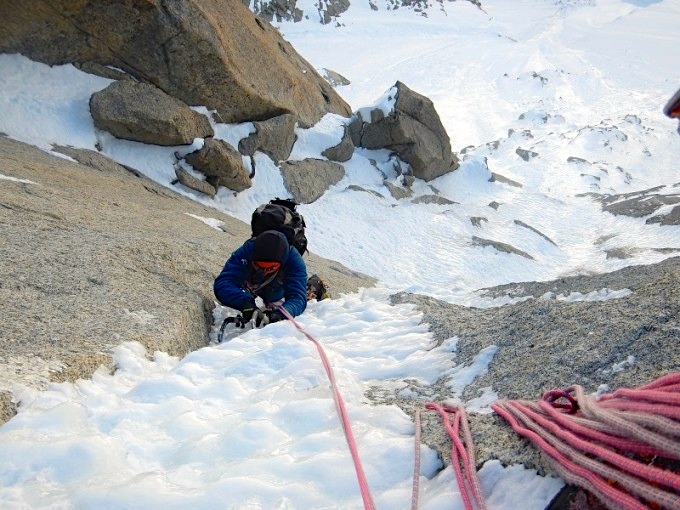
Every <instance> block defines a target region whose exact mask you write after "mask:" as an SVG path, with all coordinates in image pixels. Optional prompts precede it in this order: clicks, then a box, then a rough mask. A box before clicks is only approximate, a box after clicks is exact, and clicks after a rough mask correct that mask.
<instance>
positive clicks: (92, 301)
mask: <svg viewBox="0 0 680 510" xmlns="http://www.w3.org/2000/svg"><path fill="white" fill-rule="evenodd" d="M59 151H60V152H62V153H64V154H67V155H69V156H71V157H72V158H74V159H75V160H77V161H81V162H82V163H78V162H76V161H69V160H67V159H64V158H63V157H56V156H52V155H50V154H48V153H45V152H43V151H41V150H39V149H37V148H35V147H33V146H30V145H27V144H24V143H21V142H17V141H15V140H11V139H9V138H5V137H2V136H0V154H1V155H2V160H3V168H2V174H3V175H4V176H6V177H8V178H9V179H8V178H3V179H0V224H2V253H3V255H2V257H0V302H1V303H2V320H1V321H0V338H2V342H0V423H2V422H4V421H6V420H7V419H9V418H10V417H11V416H12V406H13V400H14V399H15V398H16V397H13V396H12V393H11V392H12V390H13V389H17V388H20V387H21V386H27V387H32V388H45V386H46V384H47V383H48V382H50V381H65V380H69V381H74V380H75V379H78V378H88V377H90V376H91V375H92V373H93V372H94V371H95V370H96V369H97V367H99V366H100V365H104V366H110V363H111V352H110V351H111V349H112V348H113V347H115V346H116V345H118V344H120V343H121V342H125V341H137V342H140V343H141V344H143V345H144V346H145V347H146V349H147V350H148V351H149V352H154V351H156V350H160V351H164V352H167V353H169V354H170V355H173V356H183V355H185V354H186V353H187V352H189V351H192V350H194V349H197V348H200V347H202V346H204V345H206V344H207V342H208V332H209V329H210V327H211V325H212V314H211V311H212V308H213V307H214V303H215V301H214V300H215V298H214V296H213V294H212V281H213V279H214V277H215V276H216V275H217V274H218V273H219V272H220V270H221V269H222V266H223V265H224V262H225V260H226V258H227V257H228V256H229V254H230V253H231V251H233V250H234V249H236V248H237V247H238V246H239V245H240V244H241V243H242V242H243V241H245V240H246V239H247V238H248V237H250V226H249V225H247V224H245V223H243V222H241V221H238V220H236V219H234V218H232V217H230V216H227V215H225V214H222V213H220V212H218V211H216V210H215V209H212V208H209V207H206V206H203V205H201V204H199V203H197V202H194V201H192V200H190V199H188V198H186V197H183V196H181V195H179V194H177V193H175V192H173V191H172V190H170V189H168V188H164V187H162V186H160V185H159V184H157V183H155V182H153V181H151V180H149V179H147V178H146V177H143V176H142V175H141V174H139V173H138V172H135V171H134V170H132V169H129V168H125V167H123V166H121V165H119V164H117V163H115V162H114V161H112V160H110V159H108V158H106V157H105V156H103V155H101V154H99V153H97V152H95V151H90V150H82V149H73V148H69V147H60V148H59ZM13 179H14V180H13ZM208 219H211V221H210V222H209V223H210V224H211V225H213V224H214V223H216V221H217V220H219V225H220V226H219V228H216V227H212V226H209V225H208V224H206V223H208V221H207V220H208ZM204 220H205V221H204ZM310 247H311V248H312V250H313V249H314V248H313V243H312V246H310ZM305 260H306V262H307V269H308V271H309V273H310V274H312V273H317V274H322V275H323V277H324V280H326V281H327V282H328V284H329V285H331V286H332V288H333V290H334V292H339V293H342V292H355V291H356V290H357V289H358V288H359V287H366V286H370V285H372V283H373V280H372V279H370V278H367V277H364V276H362V275H360V274H358V273H355V272H353V271H350V270H349V269H347V268H345V267H343V266H342V265H341V264H339V263H338V262H335V261H328V260H325V259H322V258H320V257H317V256H315V255H313V254H311V253H308V254H306V255H305Z"/></svg>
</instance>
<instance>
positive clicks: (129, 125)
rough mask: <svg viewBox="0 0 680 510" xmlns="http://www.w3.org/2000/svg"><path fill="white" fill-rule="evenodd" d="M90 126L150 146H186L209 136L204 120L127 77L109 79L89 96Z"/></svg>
mask: <svg viewBox="0 0 680 510" xmlns="http://www.w3.org/2000/svg"><path fill="white" fill-rule="evenodd" d="M90 112H91V114H92V118H93V119H94V125H95V126H96V127H97V128H99V129H103V130H105V131H108V132H109V133H111V134H112V135H113V136H115V137H117V138H123V139H125V140H134V141H136V142H143V143H150V144H154V145H189V144H191V143H192V142H193V141H194V138H204V137H206V136H212V135H213V129H212V127H211V126H210V122H209V121H208V119H207V118H206V117H205V116H204V115H201V114H200V113H197V112H195V111H193V110H192V109H191V108H189V107H188V106H187V105H186V104H184V103H183V102H182V101H179V100H178V99H175V98H173V97H171V96H169V95H168V94H166V93H165V92H163V91H162V90H160V89H158V88H156V87H154V86H153V85H148V84H146V83H137V82H134V81H131V80H123V81H116V82H113V83H112V84H111V85H109V86H108V87H106V88H105V89H104V90H101V91H99V92H95V93H94V94H92V97H91V98H90Z"/></svg>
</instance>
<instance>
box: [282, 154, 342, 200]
mask: <svg viewBox="0 0 680 510" xmlns="http://www.w3.org/2000/svg"><path fill="white" fill-rule="evenodd" d="M281 173H282V174H283V182H284V184H285V185H286V189H287V190H288V191H289V192H290V194H291V195H292V196H293V199H294V200H295V201H296V202H298V203H300V204H311V203H312V202H314V201H315V200H317V199H318V198H320V197H321V195H323V194H324V193H325V192H326V191H327V190H328V188H330V187H331V186H333V185H334V184H337V183H338V182H340V180H341V179H342V178H343V177H344V176H345V169H344V167H343V166H342V165H340V164H339V163H334V162H333V161H325V160H323V159H314V158H307V159H305V160H303V161H285V162H283V163H281Z"/></svg>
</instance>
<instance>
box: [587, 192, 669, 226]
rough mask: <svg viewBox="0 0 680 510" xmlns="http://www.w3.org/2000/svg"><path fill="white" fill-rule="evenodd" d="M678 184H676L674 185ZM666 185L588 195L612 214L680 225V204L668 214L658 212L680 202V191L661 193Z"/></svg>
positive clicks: (649, 222) (648, 221)
mask: <svg viewBox="0 0 680 510" xmlns="http://www.w3.org/2000/svg"><path fill="white" fill-rule="evenodd" d="M678 186H679V185H678V184H676V185H675V186H673V187H674V188H675V187H678ZM666 187H667V186H656V187H654V188H648V189H646V190H642V191H635V192H632V193H624V194H621V195H599V194H595V193H590V194H588V195H587V196H590V197H592V198H594V199H596V200H598V201H599V202H600V204H601V205H602V210H603V211H607V212H609V213H611V214H616V215H622V216H630V217H632V218H644V217H645V216H649V218H647V220H646V223H648V224H654V223H658V224H661V225H680V206H676V207H673V208H672V209H671V211H670V212H669V213H668V214H657V213H658V211H659V209H661V208H662V207H665V206H668V205H674V204H680V193H659V192H660V191H661V190H664V189H665V188H666Z"/></svg>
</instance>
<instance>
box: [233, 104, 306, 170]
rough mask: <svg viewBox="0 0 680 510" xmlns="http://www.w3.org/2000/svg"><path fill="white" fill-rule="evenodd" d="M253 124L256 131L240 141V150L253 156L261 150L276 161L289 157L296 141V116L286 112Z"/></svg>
mask: <svg viewBox="0 0 680 510" xmlns="http://www.w3.org/2000/svg"><path fill="white" fill-rule="evenodd" d="M253 124H254V125H255V132H254V133H251V134H250V135H248V136H247V137H246V138H244V139H242V140H241V141H240V142H239V143H238V150H239V152H240V153H241V154H245V155H247V156H252V155H253V154H255V151H261V152H263V153H265V154H266V155H267V156H269V157H270V158H271V159H272V160H273V161H274V162H276V163H278V162H279V161H284V160H286V159H288V156H290V152H291V151H292V150H293V144H294V143H295V117H294V116H293V115H291V114H285V115H279V116H278V117H274V118H273V119H269V120H264V121H261V122H254V123H253Z"/></svg>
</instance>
